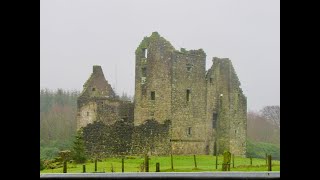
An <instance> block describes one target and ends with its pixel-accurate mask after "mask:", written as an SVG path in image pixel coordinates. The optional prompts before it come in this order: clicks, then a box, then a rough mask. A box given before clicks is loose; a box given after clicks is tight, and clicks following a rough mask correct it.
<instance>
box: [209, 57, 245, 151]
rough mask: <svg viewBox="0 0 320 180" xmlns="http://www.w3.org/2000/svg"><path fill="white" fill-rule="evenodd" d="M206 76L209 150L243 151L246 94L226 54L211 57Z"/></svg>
mask: <svg viewBox="0 0 320 180" xmlns="http://www.w3.org/2000/svg"><path fill="white" fill-rule="evenodd" d="M206 80H207V123H208V125H207V126H209V127H211V129H212V131H211V132H210V131H209V134H210V136H211V137H210V141H211V143H210V144H213V152H214V153H218V154H221V153H223V151H224V150H229V151H230V152H231V153H233V154H235V155H239V156H245V154H246V135H247V98H246V96H245V95H244V94H243V92H242V89H241V88H240V81H239V79H238V76H237V74H236V72H235V70H234V68H233V66H232V63H231V60H230V59H228V58H217V57H214V58H213V64H212V67H211V68H210V69H209V70H208V72H207V75H206Z"/></svg>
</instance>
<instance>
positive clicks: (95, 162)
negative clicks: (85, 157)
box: [94, 158, 98, 172]
mask: <svg viewBox="0 0 320 180" xmlns="http://www.w3.org/2000/svg"><path fill="white" fill-rule="evenodd" d="M97 170H98V164H97V158H96V159H95V160H94V172H97Z"/></svg>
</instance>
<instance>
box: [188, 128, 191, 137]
mask: <svg viewBox="0 0 320 180" xmlns="http://www.w3.org/2000/svg"><path fill="white" fill-rule="evenodd" d="M188 135H189V136H191V127H188Z"/></svg>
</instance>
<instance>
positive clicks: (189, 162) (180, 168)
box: [40, 155, 280, 173]
mask: <svg viewBox="0 0 320 180" xmlns="http://www.w3.org/2000/svg"><path fill="white" fill-rule="evenodd" d="M196 160H197V168H195V166H194V160H193V156H173V168H174V170H173V171H172V170H171V158H170V156H161V157H160V156H151V157H150V160H149V172H155V171H156V163H157V162H158V163H160V171H161V172H208V171H221V168H222V167H221V164H222V161H223V157H222V156H219V157H218V164H219V165H218V169H216V165H215V162H216V159H215V156H210V155H197V156H196ZM143 161H144V157H138V156H130V158H126V159H125V160H124V169H125V172H140V164H141V163H143ZM82 165H83V164H68V173H82ZM111 166H113V170H114V172H121V166H122V165H121V158H107V159H105V160H103V161H102V162H98V172H111ZM230 167H231V168H230V171H267V166H266V160H265V159H257V158H252V166H251V165H250V159H249V158H242V157H235V160H234V168H233V165H232V164H231V166H230ZM272 171H280V161H277V160H273V161H272ZM62 172H63V171H62V167H61V168H56V169H45V170H42V171H40V173H62ZM86 172H94V163H93V162H88V163H86Z"/></svg>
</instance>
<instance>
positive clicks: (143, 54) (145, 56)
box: [142, 48, 148, 58]
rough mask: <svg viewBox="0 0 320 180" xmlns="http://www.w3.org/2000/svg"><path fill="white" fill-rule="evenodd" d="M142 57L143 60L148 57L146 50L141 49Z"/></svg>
mask: <svg viewBox="0 0 320 180" xmlns="http://www.w3.org/2000/svg"><path fill="white" fill-rule="evenodd" d="M142 56H143V58H147V56H148V49H147V48H145V49H142Z"/></svg>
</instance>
